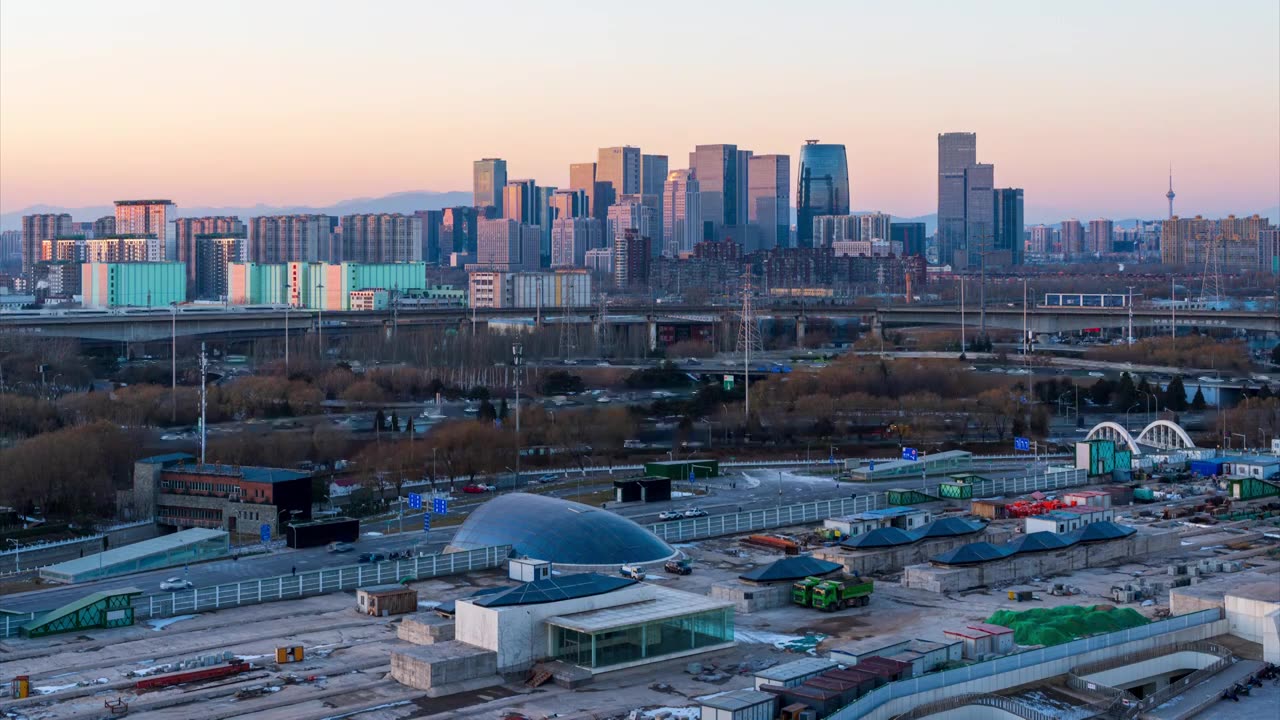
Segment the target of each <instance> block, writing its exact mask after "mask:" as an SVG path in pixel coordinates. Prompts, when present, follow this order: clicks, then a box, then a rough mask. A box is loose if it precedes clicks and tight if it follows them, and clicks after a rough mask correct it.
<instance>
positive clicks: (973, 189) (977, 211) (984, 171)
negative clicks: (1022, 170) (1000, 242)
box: [953, 163, 996, 268]
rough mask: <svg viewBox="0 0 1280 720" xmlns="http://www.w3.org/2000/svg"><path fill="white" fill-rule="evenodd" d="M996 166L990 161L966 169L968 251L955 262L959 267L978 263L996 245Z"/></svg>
mask: <svg viewBox="0 0 1280 720" xmlns="http://www.w3.org/2000/svg"><path fill="white" fill-rule="evenodd" d="M995 175H996V167H995V165H991V164H989V163H977V164H975V165H970V166H969V167H967V168H965V171H964V222H965V228H966V230H965V242H964V246H963V247H964V248H965V249H966V250H967V252H966V253H961V254H959V255H958V256H957V258H956V259H955V260H953V262H955V263H956V264H957V266H958V267H962V268H963V267H978V266H980V265H981V264H982V262H983V259H982V254H983V253H988V252H991V249H992V248H993V247H994V245H995V212H996V203H995V196H994V195H993V194H992V190H994V189H995V183H996V177H995Z"/></svg>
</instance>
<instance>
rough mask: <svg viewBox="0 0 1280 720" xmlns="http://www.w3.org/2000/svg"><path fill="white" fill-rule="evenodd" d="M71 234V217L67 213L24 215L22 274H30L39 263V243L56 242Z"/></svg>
mask: <svg viewBox="0 0 1280 720" xmlns="http://www.w3.org/2000/svg"><path fill="white" fill-rule="evenodd" d="M70 234H71V215H70V214H68V213H61V214H54V213H45V214H41V215H24V216H23V218H22V272H23V274H24V275H25V274H27V273H29V272H31V268H32V266H34V265H35V264H36V263H37V262H39V261H40V243H42V242H44V241H45V240H57V239H58V238H60V237H66V236H68V235H70Z"/></svg>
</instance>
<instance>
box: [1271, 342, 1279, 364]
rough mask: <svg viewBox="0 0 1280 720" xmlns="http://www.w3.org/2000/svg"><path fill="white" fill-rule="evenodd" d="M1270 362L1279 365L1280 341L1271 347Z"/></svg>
mask: <svg viewBox="0 0 1280 720" xmlns="http://www.w3.org/2000/svg"><path fill="white" fill-rule="evenodd" d="M1271 363H1272V364H1273V365H1280V343H1276V346H1275V347H1273V348H1271Z"/></svg>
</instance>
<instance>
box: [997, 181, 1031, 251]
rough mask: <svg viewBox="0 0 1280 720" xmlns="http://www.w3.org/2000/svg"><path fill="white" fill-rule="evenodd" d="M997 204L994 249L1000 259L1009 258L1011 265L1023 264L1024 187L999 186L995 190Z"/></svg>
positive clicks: (1024, 247)
mask: <svg viewBox="0 0 1280 720" xmlns="http://www.w3.org/2000/svg"><path fill="white" fill-rule="evenodd" d="M992 199H993V202H994V204H995V223H996V226H995V241H994V244H993V245H992V250H994V251H995V252H996V253H998V254H999V258H1000V261H1001V262H1002V263H1003V262H1004V259H1005V258H1006V257H1007V258H1008V263H1009V264H1011V265H1021V264H1022V263H1023V260H1024V257H1023V255H1024V251H1025V249H1026V246H1025V245H1024V244H1023V242H1022V228H1023V206H1022V205H1023V203H1022V188H998V189H996V190H994V191H993V195H992Z"/></svg>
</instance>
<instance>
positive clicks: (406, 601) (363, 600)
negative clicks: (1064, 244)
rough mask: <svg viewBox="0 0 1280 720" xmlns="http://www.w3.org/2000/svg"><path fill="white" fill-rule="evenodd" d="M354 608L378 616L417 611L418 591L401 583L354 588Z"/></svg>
mask: <svg viewBox="0 0 1280 720" xmlns="http://www.w3.org/2000/svg"><path fill="white" fill-rule="evenodd" d="M356 609H357V610H359V611H360V612H361V613H363V614H365V615H375V616H378V617H382V616H386V615H403V614H405V613H411V612H417V611H418V591H417V590H414V589H413V588H411V587H405V586H403V585H371V586H369V587H362V588H358V589H356Z"/></svg>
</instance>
